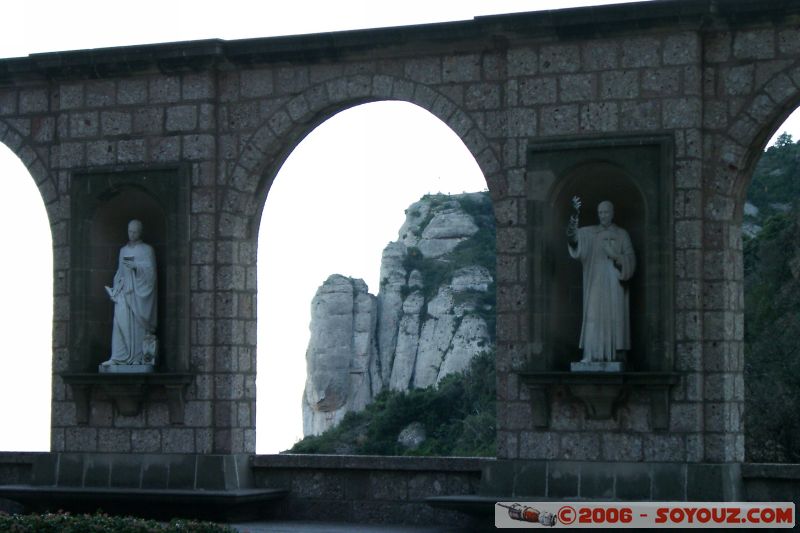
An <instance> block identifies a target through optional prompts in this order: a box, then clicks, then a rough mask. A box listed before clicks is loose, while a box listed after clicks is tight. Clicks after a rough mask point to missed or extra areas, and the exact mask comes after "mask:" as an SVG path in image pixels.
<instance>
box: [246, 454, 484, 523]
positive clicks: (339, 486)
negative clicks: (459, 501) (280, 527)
mask: <svg viewBox="0 0 800 533" xmlns="http://www.w3.org/2000/svg"><path fill="white" fill-rule="evenodd" d="M493 462H494V460H492V459H458V458H438V457H437V458H432V457H431V458H429V457H417V458H411V457H371V456H352V455H351V456H322V455H318V456H303V455H272V456H264V455H261V456H256V457H255V459H254V462H253V468H254V469H253V472H254V475H255V478H256V486H257V487H265V488H273V487H282V488H287V489H289V490H290V493H289V496H288V497H287V500H285V502H284V505H281V506H280V508H279V509H278V510H277V511H276V514H274V515H272V518H276V519H293V520H326V521H342V522H357V523H375V524H381V523H383V524H408V525H443V526H444V525H446V526H449V527H455V528H459V527H464V526H469V525H475V523H474V522H473V521H472V520H471V519H470V517H469V516H468V515H466V514H461V513H457V512H454V511H442V510H436V509H434V508H433V507H431V506H429V505H428V504H426V503H425V499H426V498H429V497H434V496H470V495H473V496H474V495H475V494H477V492H478V487H479V484H480V479H481V469H482V468H483V467H485V466H486V465H488V464H491V463H493Z"/></svg>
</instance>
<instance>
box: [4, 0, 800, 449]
mask: <svg viewBox="0 0 800 533" xmlns="http://www.w3.org/2000/svg"><path fill="white" fill-rule="evenodd" d="M601 3H602V4H607V3H620V2H609V1H605V2H599V1H595V2H587V1H580V0H491V1H490V0H485V1H478V0H459V1H455V0H454V1H439V2H435V1H434V2H432V1H430V0H424V1H423V0H406V1H404V2H395V3H387V2H376V1H374V0H339V1H336V2H333V1H305V2H303V1H295V2H245V1H240V0H226V1H225V2H219V1H218V0H217V1H214V2H211V1H208V0H191V1H190V0H180V1H177V0H169V1H164V0H158V1H154V0H140V1H138V2H108V1H107V0H105V1H96V0H92V1H81V0H72V1H69V2H67V1H58V2H55V1H44V0H28V1H25V2H6V3H4V5H3V19H4V21H5V22H6V24H5V25H4V27H3V33H2V34H0V57H18V56H24V55H27V54H30V53H39V52H51V51H58V50H75V49H85V48H98V47H107V46H122V45H133V44H145V43H155V42H170V41H184V40H193V39H210V38H221V39H229V40H231V39H243V38H252V37H267V36H275V35H291V34H303V33H316V32H326V31H338V30H348V29H357V28H370V27H383V26H397V25H406V24H419V23H428V22H440V21H448V20H465V19H470V18H472V17H473V16H478V15H487V14H494V13H511V12H521V11H534V10H542V9H554V8H565V7H575V6H580V5H587V4H594V5H597V4H601ZM796 130H800V128H792V129H791V131H796ZM781 131H782V130H781ZM795 137H798V135H797V134H795ZM5 152H7V150H6V149H5V148H4V147H2V146H0V176H2V179H3V183H4V185H3V186H4V187H5V189H4V190H3V192H2V194H0V209H2V213H3V214H4V216H5V218H4V222H5V223H4V224H0V238H2V242H3V243H4V249H5V253H4V260H3V261H0V293H1V294H3V295H4V298H3V299H4V302H5V306H0V335H2V338H3V340H4V345H5V346H4V347H5V349H4V350H3V353H2V354H0V421H2V423H3V424H4V426H5V427H6V428H8V427H15V426H16V427H19V428H25V429H24V430H21V431H4V432H2V433H1V434H0V450H2V449H25V450H46V449H48V448H49V436H48V435H49V399H50V390H49V388H50V384H49V366H50V362H51V353H50V323H51V314H50V313H51V303H50V302H51V299H50V298H51V291H52V288H51V279H52V278H51V272H52V266H51V262H50V261H51V259H50V256H49V248H50V237H49V229H48V227H47V223H46V220H45V215H44V209H43V206H42V205H41V200H40V198H39V196H38V192H37V191H36V189H35V187H34V186H33V184H32V180H31V179H30V176H29V175H28V173H27V171H26V170H25V169H24V167H22V165H21V163H19V161H18V160H16V158H15V157H14V156H13V155H12V156H10V157H8V154H6V153H5ZM485 185H486V184H485V182H484V180H483V176H482V175H481V173H480V171H479V169H478V167H477V164H476V163H475V161H474V160H473V159H472V157H471V156H470V155H469V153H468V151H467V150H466V148H465V147H464V145H463V144H462V143H461V141H460V139H458V137H457V136H456V135H455V134H454V133H453V132H452V131H450V130H449V129H448V128H447V127H446V126H445V125H444V124H443V123H441V122H439V121H438V119H435V118H434V117H433V116H432V115H430V114H429V113H427V112H426V111H423V110H421V109H419V108H416V107H414V106H412V105H410V104H404V103H397V102H394V103H378V104H369V105H366V106H360V107H358V108H353V109H351V110H348V111H346V112H343V113H340V114H339V115H337V116H335V117H334V118H332V119H330V120H329V121H327V122H326V123H324V124H322V125H321V126H320V127H318V128H317V129H316V130H315V131H314V132H312V133H311V134H310V135H309V136H308V137H307V138H306V139H305V140H304V141H303V142H302V143H301V144H300V145H299V146H298V147H297V149H296V150H295V151H294V152H293V153H292V154H291V156H290V157H289V159H288V160H287V162H286V163H285V165H284V167H283V168H282V169H281V172H280V174H279V175H278V178H277V179H276V181H275V184H274V186H273V189H272V191H271V193H270V196H269V198H268V200H267V204H266V206H265V210H264V216H263V218H262V226H261V230H260V234H259V309H258V312H259V336H258V342H259V363H258V364H259V382H258V395H259V405H258V415H259V416H258V425H257V428H258V445H257V446H258V451H259V452H260V453H268V452H275V451H279V450H283V449H286V448H287V447H289V446H291V445H292V444H293V442H294V441H295V440H296V439H297V438H298V437H299V436H300V428H301V420H300V416H301V414H300V399H301V394H302V387H303V382H304V380H305V348H306V344H307V341H308V322H309V308H310V303H311V298H312V297H313V294H314V292H315V291H316V289H317V287H318V286H319V285H320V284H321V283H322V282H323V281H324V279H325V278H326V277H327V276H328V275H330V274H333V273H341V274H346V275H350V276H353V277H358V278H363V279H364V280H365V281H367V283H368V285H369V287H370V290H371V291H373V292H374V291H375V290H376V289H377V287H376V285H377V277H378V275H377V270H378V268H379V261H380V254H381V250H382V248H383V247H384V246H385V245H386V243H388V242H389V241H390V240H393V239H395V238H396V237H397V230H398V229H399V226H400V224H401V223H402V221H403V210H404V209H405V208H406V207H407V206H408V205H409V204H410V203H411V202H413V201H415V200H416V199H418V198H419V197H420V196H422V195H423V194H426V193H429V192H456V193H457V192H463V191H475V190H481V189H483V188H485ZM287 221H291V222H290V223H289V222H287ZM18 228H26V229H25V231H24V232H23V231H19V229H18ZM122 244H124V243H120V245H122ZM36 250H38V252H37V251H36ZM15 269H16V270H15ZM98 282H99V283H104V284H106V283H108V282H110V280H99V281H98Z"/></svg>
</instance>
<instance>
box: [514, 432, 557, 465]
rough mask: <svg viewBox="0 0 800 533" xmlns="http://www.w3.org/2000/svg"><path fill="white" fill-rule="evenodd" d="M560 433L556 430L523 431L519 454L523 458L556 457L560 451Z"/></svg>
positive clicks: (520, 437) (520, 436) (520, 438)
mask: <svg viewBox="0 0 800 533" xmlns="http://www.w3.org/2000/svg"><path fill="white" fill-rule="evenodd" d="M559 444H560V435H559V434H558V433H554V432H538V431H535V432H531V431H522V432H520V434H519V456H520V458H522V459H555V458H556V457H559V456H560V455H561V453H560V446H559Z"/></svg>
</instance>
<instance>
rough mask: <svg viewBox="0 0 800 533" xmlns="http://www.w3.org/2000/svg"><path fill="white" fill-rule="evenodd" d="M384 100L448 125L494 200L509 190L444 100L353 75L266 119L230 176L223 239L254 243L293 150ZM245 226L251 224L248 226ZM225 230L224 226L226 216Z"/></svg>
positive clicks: (489, 151) (465, 119)
mask: <svg viewBox="0 0 800 533" xmlns="http://www.w3.org/2000/svg"><path fill="white" fill-rule="evenodd" d="M381 100H399V101H405V102H409V103H412V104H415V105H418V106H420V107H422V108H423V109H425V110H427V111H429V112H430V113H432V114H433V115H434V116H436V117H437V118H439V119H440V120H441V121H442V122H444V123H445V124H447V125H448V126H449V127H450V128H451V129H452V130H453V131H454V132H455V133H456V134H457V135H458V136H459V138H461V140H462V141H463V142H464V144H465V146H466V147H467V149H468V150H469V151H470V153H471V154H472V156H473V157H474V158H475V160H476V162H477V163H478V165H479V167H480V169H481V172H483V175H484V177H485V179H486V182H487V186H488V188H489V191H490V192H491V194H492V195H493V196H494V197H498V195H501V196H502V194H503V192H502V191H505V189H506V184H505V178H504V176H503V174H502V173H501V171H500V170H501V168H500V162H499V158H498V157H497V155H496V154H495V151H494V149H493V148H492V147H491V146H490V145H489V142H488V140H487V139H486V137H485V136H484V134H483V132H481V130H480V128H479V127H478V125H477V124H476V123H475V121H474V120H473V118H472V117H471V116H470V115H469V114H468V113H467V112H465V111H464V110H462V109H460V108H459V106H458V105H456V104H455V103H454V102H452V100H450V99H449V98H448V97H446V96H445V95H444V94H442V93H440V92H438V91H436V90H435V89H432V88H430V87H428V86H427V85H424V84H421V83H418V82H414V81H410V80H408V79H404V78H397V77H393V76H387V75H354V76H345V77H341V78H335V79H332V80H329V81H326V82H321V83H319V84H317V85H314V86H312V87H310V88H309V89H307V90H306V91H304V92H302V93H301V94H299V95H297V96H295V97H293V98H292V99H291V100H289V101H288V102H287V103H286V104H284V105H283V106H282V107H280V108H278V109H277V110H276V111H275V112H274V113H273V114H272V115H271V116H270V117H269V118H267V119H266V120H265V121H264V122H263V123H262V125H261V126H260V127H259V128H258V129H257V131H256V132H255V133H254V134H253V135H252V136H251V137H250V139H249V140H248V141H247V143H246V144H245V145H244V147H243V148H242V153H241V154H240V156H239V158H238V160H237V161H236V163H235V164H234V165H233V167H232V170H231V173H230V188H229V190H228V191H227V192H226V194H225V199H224V201H223V206H224V207H223V208H224V209H225V210H226V211H228V212H229V213H230V214H231V216H232V217H235V219H234V223H233V224H231V225H230V226H229V227H227V228H225V227H221V228H220V230H221V231H220V232H221V233H222V234H223V235H226V234H230V233H231V232H232V231H233V232H238V233H239V236H240V237H247V238H250V239H255V236H256V234H257V229H258V227H259V223H260V216H261V211H262V209H263V206H264V203H265V201H266V197H267V194H268V193H269V188H270V185H271V184H272V181H273V180H274V178H275V176H276V175H277V173H278V171H279V170H280V168H281V166H282V165H283V162H284V161H285V160H286V158H287V157H288V156H289V154H291V152H292V150H294V148H295V147H296V146H297V145H298V144H299V143H300V142H301V141H302V140H303V138H305V136H306V135H307V134H308V133H309V132H311V131H312V130H313V129H314V128H316V127H317V126H318V125H320V124H321V123H322V122H324V121H325V120H327V119H328V118H330V117H332V116H333V115H335V114H336V113H338V112H340V111H343V110H345V109H348V108H350V107H354V106H356V105H360V104H365V103H369V102H377V101H381ZM245 220H247V222H245ZM221 224H225V220H224V216H223V218H222V221H221Z"/></svg>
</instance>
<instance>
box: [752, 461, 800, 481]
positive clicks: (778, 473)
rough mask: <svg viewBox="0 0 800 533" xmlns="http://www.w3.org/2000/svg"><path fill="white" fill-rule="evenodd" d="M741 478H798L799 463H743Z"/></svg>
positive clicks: (799, 471) (799, 474) (799, 475)
mask: <svg viewBox="0 0 800 533" xmlns="http://www.w3.org/2000/svg"><path fill="white" fill-rule="evenodd" d="M742 478H744V479H786V480H800V464H797V463H786V464H780V463H743V464H742Z"/></svg>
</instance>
